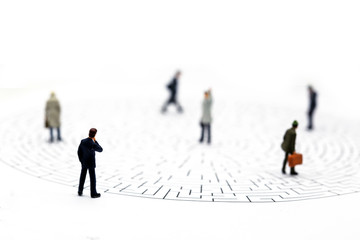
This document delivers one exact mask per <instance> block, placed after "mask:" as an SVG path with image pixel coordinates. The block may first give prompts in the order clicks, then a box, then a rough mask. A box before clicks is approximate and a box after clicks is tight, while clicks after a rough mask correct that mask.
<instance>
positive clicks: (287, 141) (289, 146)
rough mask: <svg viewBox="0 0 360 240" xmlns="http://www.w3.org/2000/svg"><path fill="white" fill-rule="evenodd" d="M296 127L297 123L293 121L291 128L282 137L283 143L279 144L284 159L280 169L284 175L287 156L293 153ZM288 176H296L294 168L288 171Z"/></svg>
mask: <svg viewBox="0 0 360 240" xmlns="http://www.w3.org/2000/svg"><path fill="white" fill-rule="evenodd" d="M297 127H298V122H297V121H296V120H295V121H294V122H293V124H292V128H290V129H288V130H287V131H286V133H285V135H284V141H283V143H282V144H281V148H282V149H283V150H284V152H285V159H284V162H283V167H282V173H283V174H286V171H285V167H286V163H287V161H288V156H289V155H290V154H293V153H295V141H296V128H297ZM290 174H291V175H297V174H298V173H297V172H295V167H292V168H291V169H290Z"/></svg>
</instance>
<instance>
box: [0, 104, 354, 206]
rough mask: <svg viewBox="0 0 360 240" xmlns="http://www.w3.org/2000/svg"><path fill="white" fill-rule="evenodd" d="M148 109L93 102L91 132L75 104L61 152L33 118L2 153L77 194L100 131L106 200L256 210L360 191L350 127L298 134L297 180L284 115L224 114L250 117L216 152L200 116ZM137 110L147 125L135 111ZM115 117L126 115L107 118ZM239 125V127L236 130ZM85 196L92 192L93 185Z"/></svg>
mask: <svg viewBox="0 0 360 240" xmlns="http://www.w3.org/2000/svg"><path fill="white" fill-rule="evenodd" d="M147 104H149V105H151V102H148V103H144V105H143V106H141V107H140V106H134V105H133V104H132V103H130V102H123V103H119V102H115V103H114V104H113V105H108V106H107V107H106V108H102V107H101V104H99V103H97V102H94V103H91V106H93V107H96V108H97V109H99V112H98V116H96V117H94V118H92V119H91V120H86V122H84V120H83V119H87V118H86V116H88V115H89V114H90V113H91V109H88V108H86V107H84V106H81V105H80V106H79V105H77V104H75V103H74V104H71V105H66V106H65V108H66V109H67V115H66V119H64V122H63V126H64V127H63V136H64V139H65V141H64V142H60V143H54V144H49V143H47V142H46V138H47V132H45V130H44V132H42V133H38V132H39V131H40V129H39V128H40V127H41V126H40V125H39V124H38V122H39V121H41V119H39V117H38V115H37V114H35V113H34V111H26V112H23V113H22V114H18V115H14V116H8V118H7V119H4V120H3V122H2V124H1V126H0V130H1V132H2V133H3V137H2V138H1V139H0V142H1V146H6V147H5V148H1V149H0V156H1V159H0V160H1V161H2V162H3V163H5V164H7V165H9V166H11V167H13V168H15V169H18V170H20V171H22V172H24V173H26V174H30V175H32V176H35V177H38V178H41V179H44V180H48V181H52V182H56V183H60V184H64V185H67V186H71V187H73V188H74V191H76V190H75V188H76V187H77V185H78V178H79V173H80V164H79V162H78V160H77V156H76V149H77V146H78V144H79V142H80V140H81V138H82V137H84V129H85V127H84V126H93V125H97V126H98V125H99V123H101V125H100V126H99V127H98V129H101V130H100V131H99V136H98V140H99V142H100V144H101V145H102V146H103V148H104V152H103V153H101V154H98V155H97V166H98V167H97V170H96V173H97V184H98V186H97V188H98V191H100V192H105V193H109V194H119V195H125V196H133V197H143V198H156V199H164V200H182V201H206V202H242V203H254V202H286V201H299V200H309V199H318V198H324V197H334V196H340V195H344V194H351V193H358V192H359V191H360V177H359V165H360V164H359V160H360V151H359V143H360V140H359V137H358V136H359V135H358V133H357V132H354V130H353V129H354V126H352V125H351V124H347V122H344V121H342V120H339V119H331V120H329V118H326V119H327V120H326V125H324V126H323V127H322V128H320V129H319V130H317V131H315V132H312V133H309V132H306V131H302V130H301V129H299V132H298V140H297V141H298V145H297V149H298V150H300V151H301V152H302V153H303V154H304V156H305V159H304V166H300V167H298V171H299V173H300V175H299V176H296V177H292V176H289V175H282V174H281V172H280V167H281V163H282V158H283V155H284V154H283V152H282V151H281V149H280V143H281V138H282V135H283V132H284V131H285V129H286V124H285V123H287V122H288V119H287V116H285V114H283V115H281V113H282V112H284V111H280V110H279V109H277V108H276V107H270V106H259V105H255V106H252V107H239V111H242V112H235V113H233V112H231V113H230V112H226V111H230V110H226V109H232V108H224V109H223V114H225V115H230V114H234V115H235V116H244V115H245V116H246V117H244V118H242V119H241V118H239V119H236V118H234V119H231V120H229V123H228V124H222V125H220V124H219V125H216V124H214V128H213V130H214V142H213V144H212V145H211V146H208V145H206V144H205V145H201V144H198V143H197V141H196V140H197V137H198V136H197V135H194V132H198V131H199V129H198V126H197V123H196V122H195V123H194V119H193V118H192V116H193V115H196V112H195V111H194V112H191V109H190V110H189V112H187V113H186V114H184V115H180V116H177V117H176V116H166V115H165V116H164V115H161V114H159V113H157V112H154V111H152V110H151V107H149V106H148V105H147ZM137 105H138V104H137ZM238 105H239V106H241V103H239V104H238ZM139 108H141V109H142V111H143V112H142V113H141V115H140V113H139V112H138V111H137V110H136V109H139ZM79 109H83V110H81V111H79ZM111 109H120V110H119V113H118V114H116V115H113V116H112V117H108V112H109V111H110V110H111ZM144 111H145V112H144ZM246 111H248V112H246ZM274 112H276V113H277V118H276V121H269V122H265V123H264V121H263V120H262V119H264V116H269V115H271V114H274ZM289 112H291V110H289V111H287V114H289ZM125 116H126V117H125ZM142 116H146V121H143V118H142ZM237 121H239V122H241V124H235V122H237ZM318 121H321V119H319V120H318ZM232 124H233V125H232ZM284 126H285V128H284ZM34 133H35V134H34ZM85 189H87V190H88V189H89V182H86V187H85Z"/></svg>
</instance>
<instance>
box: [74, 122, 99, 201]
mask: <svg viewBox="0 0 360 240" xmlns="http://www.w3.org/2000/svg"><path fill="white" fill-rule="evenodd" d="M96 133H97V130H96V129H95V128H91V129H90V131H89V137H88V138H85V139H83V140H81V143H80V145H79V148H78V152H77V153H78V157H79V161H80V162H81V174H80V182H79V189H78V194H79V196H81V195H82V192H83V189H84V183H85V178H86V172H87V171H88V170H89V175H90V195H91V197H92V198H98V197H100V196H101V195H100V193H97V191H96V176H95V167H96V163H95V151H96V152H102V151H103V149H102V147H101V146H100V145H99V143H98V142H97V141H96V140H95V135H96Z"/></svg>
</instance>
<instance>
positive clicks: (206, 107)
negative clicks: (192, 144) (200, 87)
mask: <svg viewBox="0 0 360 240" xmlns="http://www.w3.org/2000/svg"><path fill="white" fill-rule="evenodd" d="M212 102H213V99H212V94H211V89H209V90H208V91H206V92H205V93H204V100H203V102H202V116H201V120H200V126H201V137H200V140H199V141H200V143H202V142H203V141H204V135H205V131H206V132H207V142H208V144H210V143H211V122H212V116H211V106H212Z"/></svg>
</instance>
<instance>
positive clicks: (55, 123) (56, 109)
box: [45, 92, 61, 142]
mask: <svg viewBox="0 0 360 240" xmlns="http://www.w3.org/2000/svg"><path fill="white" fill-rule="evenodd" d="M45 125H46V127H47V128H49V129H50V140H49V141H50V142H54V134H53V129H54V128H56V130H57V140H58V141H61V134H60V103H59V101H58V99H57V98H56V96H55V93H54V92H52V93H51V95H50V99H49V100H47V102H46V108H45Z"/></svg>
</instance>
